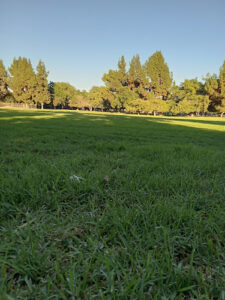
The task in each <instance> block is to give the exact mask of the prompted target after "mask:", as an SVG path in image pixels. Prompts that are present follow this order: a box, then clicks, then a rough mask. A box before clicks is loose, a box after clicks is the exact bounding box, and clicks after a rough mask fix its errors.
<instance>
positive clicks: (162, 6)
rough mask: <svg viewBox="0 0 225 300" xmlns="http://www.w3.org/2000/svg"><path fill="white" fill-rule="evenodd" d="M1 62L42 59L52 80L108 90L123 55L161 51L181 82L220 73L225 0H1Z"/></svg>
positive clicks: (223, 57)
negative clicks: (106, 79) (108, 77)
mask: <svg viewBox="0 0 225 300" xmlns="http://www.w3.org/2000/svg"><path fill="white" fill-rule="evenodd" d="M0 12H1V17H0V59H2V60H3V62H4V64H5V66H6V67H9V65H10V64H11V63H12V60H13V58H14V57H18V56H24V57H27V58H30V59H31V62H32V64H33V67H36V64H37V63H38V61H39V59H42V60H43V61H44V62H45V65H46V67H47V69H48V70H49V71H50V74H49V80H53V81H66V82H69V83H71V84H72V85H74V86H75V87H77V88H79V89H90V88H91V87H92V86H93V85H102V84H103V83H102V81H101V78H102V75H103V74H104V73H105V72H107V71H108V70H109V69H115V68H116V66H117V61H118V59H119V57H120V56H121V55H124V56H125V58H126V61H127V62H129V61H130V59H131V57H132V56H133V55H135V54H137V53H138V54H140V56H141V60H142V62H145V60H146V59H147V58H148V57H149V56H150V55H152V54H153V53H154V52H155V51H156V50H161V51H162V53H163V55H164V57H165V60H166V62H167V63H168V65H169V68H170V71H172V72H173V74H174V79H175V80H176V82H177V83H180V82H181V81H183V80H184V79H185V78H194V77H198V78H199V79H201V78H202V76H204V75H205V74H206V73H207V72H210V73H218V71H219V68H220V66H221V65H222V63H223V61H224V60H225V0H214V1H212V0H210V1H209V0H157V1H156V0H154V1H153V0H139V1H134V0H120V1H119V0H111V1H109V0H80V1H77V0H73V1H72V0H38V1H36V0H0Z"/></svg>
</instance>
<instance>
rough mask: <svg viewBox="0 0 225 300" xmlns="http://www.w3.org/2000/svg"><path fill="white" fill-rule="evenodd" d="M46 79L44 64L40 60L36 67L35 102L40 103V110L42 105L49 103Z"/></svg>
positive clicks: (46, 73)
mask: <svg viewBox="0 0 225 300" xmlns="http://www.w3.org/2000/svg"><path fill="white" fill-rule="evenodd" d="M47 77H48V72H47V71H46V68H45V64H44V63H43V62H42V61H41V60H40V61H39V63H38V65H37V74H36V88H35V102H36V104H38V103H40V104H41V108H42V109H43V107H44V103H46V104H48V103H50V101H51V98H50V94H49V91H48V80H47Z"/></svg>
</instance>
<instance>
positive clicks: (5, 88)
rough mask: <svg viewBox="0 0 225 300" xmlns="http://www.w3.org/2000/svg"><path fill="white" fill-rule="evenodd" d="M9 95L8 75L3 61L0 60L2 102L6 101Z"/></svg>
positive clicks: (0, 95) (0, 99) (0, 97)
mask: <svg viewBox="0 0 225 300" xmlns="http://www.w3.org/2000/svg"><path fill="white" fill-rule="evenodd" d="M8 94H9V91H8V74H7V71H6V69H5V66H4V64H3V61H2V60H0V101H5V97H6V96H7V95H8Z"/></svg>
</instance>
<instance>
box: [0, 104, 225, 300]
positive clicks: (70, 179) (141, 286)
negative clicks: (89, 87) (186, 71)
mask: <svg viewBox="0 0 225 300" xmlns="http://www.w3.org/2000/svg"><path fill="white" fill-rule="evenodd" d="M224 202H225V120H224V119H223V118H192V117H187V118H181V117H160V116H159V117H146V116H132V115H122V114H110V113H96V112H68V111H52V110H44V111H38V110H16V109H0V299H10V300H11V299H149V300H150V299H185V300H189V299H225V288H224V287H225V243H224V236H225V210H224Z"/></svg>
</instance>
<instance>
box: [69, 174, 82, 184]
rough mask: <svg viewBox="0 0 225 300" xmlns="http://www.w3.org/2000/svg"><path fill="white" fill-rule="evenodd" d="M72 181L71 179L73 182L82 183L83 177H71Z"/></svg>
mask: <svg viewBox="0 0 225 300" xmlns="http://www.w3.org/2000/svg"><path fill="white" fill-rule="evenodd" d="M70 179H71V180H76V181H78V182H80V181H81V180H83V178H82V177H79V176H77V175H71V176H70Z"/></svg>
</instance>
